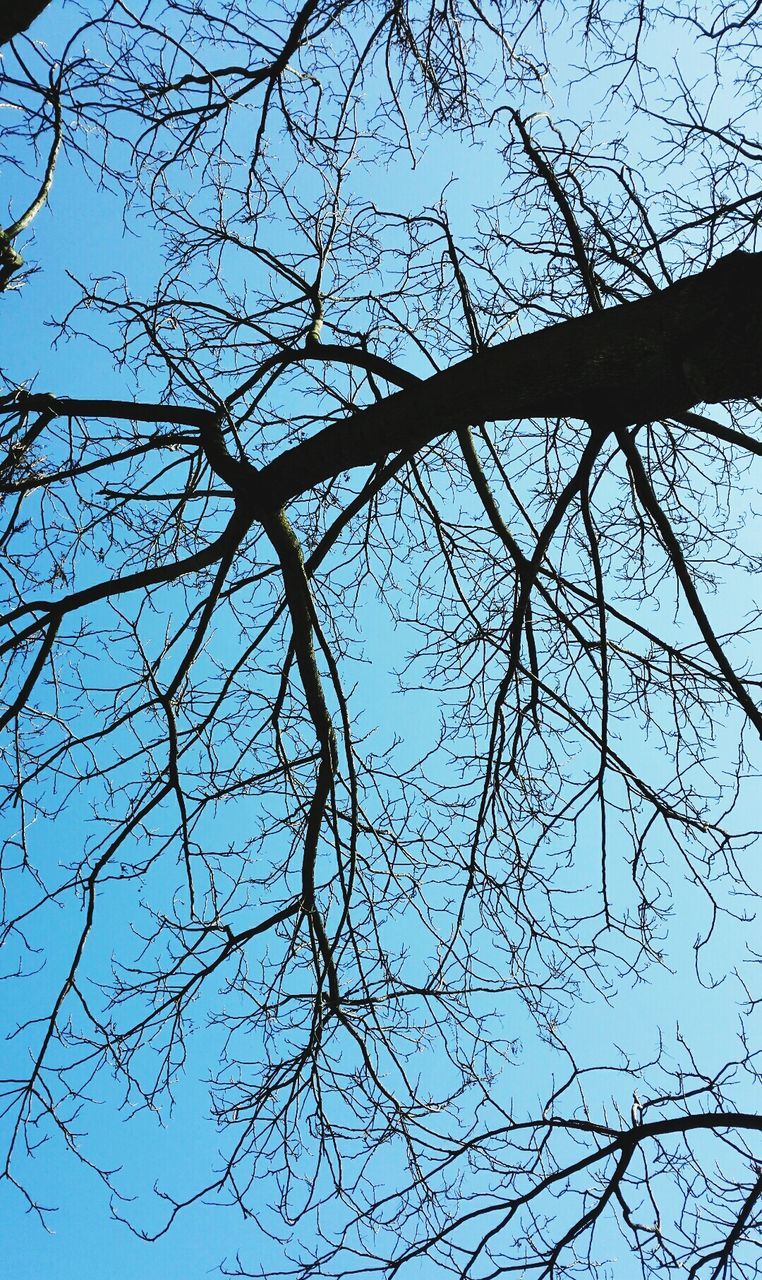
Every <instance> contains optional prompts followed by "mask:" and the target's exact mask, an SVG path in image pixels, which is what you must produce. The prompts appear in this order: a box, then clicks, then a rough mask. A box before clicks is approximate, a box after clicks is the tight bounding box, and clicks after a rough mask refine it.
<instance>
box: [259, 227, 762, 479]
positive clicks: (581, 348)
mask: <svg viewBox="0 0 762 1280" xmlns="http://www.w3.org/2000/svg"><path fill="white" fill-rule="evenodd" d="M760 394H762V254H752V253H742V252H737V253H732V254H730V255H729V256H728V257H726V258H723V259H722V260H721V261H720V262H718V263H717V264H716V265H715V266H714V267H711V268H710V269H709V270H707V271H704V272H701V273H700V274H699V275H696V276H689V277H687V278H686V279H684V280H681V281H680V282H678V283H677V284H674V285H671V286H670V287H669V288H667V289H665V290H663V291H662V292H660V293H655V294H653V295H651V296H649V297H647V298H643V299H639V300H638V301H636V302H629V303H625V304H624V305H622V306H618V307H612V308H611V309H609V310H606V311H602V312H597V313H595V314H592V315H586V316H582V317H580V318H578V319H575V320H568V321H566V322H564V323H563V324H558V325H553V326H551V327H550V328H548V329H544V330H541V331H540V332H538V333H533V334H529V335H527V336H524V337H520V338H514V339H513V341H510V342H505V343H501V344H500V345H499V346H496V347H492V348H491V349H490V350H489V351H486V352H484V353H483V354H482V355H479V356H473V357H470V358H469V359H467V360H464V361H462V362H461V363H460V364H456V365H453V366H452V367H451V368H449V369H446V370H444V371H443V372H442V373H438V374H435V375H434V376H433V377H431V378H428V379H426V380H425V381H422V382H421V383H420V384H418V385H416V386H414V387H412V388H410V389H409V390H404V391H399V392H397V393H396V394H394V395H391V396H389V397H388V398H387V399H386V400H383V401H381V402H380V403H378V404H375V405H372V406H371V407H370V408H368V409H364V410H362V411H361V412H359V413H355V414H352V415H351V416H350V417H349V418H347V419H345V420H344V421H343V422H339V423H334V424H333V425H332V426H330V427H326V428H325V429H324V430H322V431H319V432H318V433H317V434H316V435H314V436H312V437H311V438H310V439H309V440H305V441H304V442H303V443H301V444H298V445H296V446H294V448H292V449H288V450H286V451H285V452H284V453H283V454H281V455H280V456H279V457H278V458H276V459H274V460H273V461H272V462H271V463H270V464H269V465H268V466H266V467H265V468H264V470H263V471H262V472H260V473H259V477H258V480H259V482H261V484H262V494H263V497H266V501H267V502H268V503H272V502H273V501H276V502H283V503H285V502H288V501H289V500H290V499H292V498H295V497H296V496H297V495H298V494H300V493H304V492H305V491H306V490H307V489H310V488H312V487H313V486H314V485H315V484H318V483H320V482H321V481H323V480H327V479H328V478H329V477H331V476H334V475H337V474H339V473H340V472H342V471H347V470H350V469H351V468H353V467H361V466H369V465H371V464H373V463H375V462H378V461H379V460H380V459H381V458H383V457H385V456H386V455H387V454H389V453H395V452H397V451H398V450H405V451H406V452H408V451H413V450H415V449H418V448H420V447H421V446H422V445H424V444H426V443H428V441H430V440H432V439H434V438H435V437H436V436H438V435H443V434H444V433H446V432H449V431H455V430H457V429H458V428H460V427H465V426H469V425H472V424H474V423H479V422H486V421H492V420H502V421H505V420H506V419H513V418H531V417H556V416H558V417H560V416H564V417H571V418H580V419H583V420H585V421H587V422H592V423H599V424H600V425H602V426H611V425H619V426H625V425H629V424H632V423H637V422H647V421H651V420H652V419H658V418H664V417H670V416H672V415H675V414H681V413H684V412H685V411H686V410H688V409H690V408H691V407H692V406H693V405H695V404H698V403H700V402H710V403H712V402H717V401H720V400H731V399H734V398H736V397H738V398H744V399H746V398H749V397H751V396H756V395H760Z"/></svg>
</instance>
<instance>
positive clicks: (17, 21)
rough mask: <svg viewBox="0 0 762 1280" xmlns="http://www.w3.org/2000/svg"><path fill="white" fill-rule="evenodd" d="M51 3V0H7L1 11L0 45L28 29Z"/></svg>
mask: <svg viewBox="0 0 762 1280" xmlns="http://www.w3.org/2000/svg"><path fill="white" fill-rule="evenodd" d="M49 4H50V0H5V3H4V4H3V6H2V13H0V45H2V44H7V43H8V41H9V40H12V39H13V37H14V36H18V35H21V32H22V31H26V29H27V27H29V26H31V25H32V23H33V22H34V20H35V18H38V17H39V16H40V14H41V13H42V11H43V9H47V7H48V5H49Z"/></svg>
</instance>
